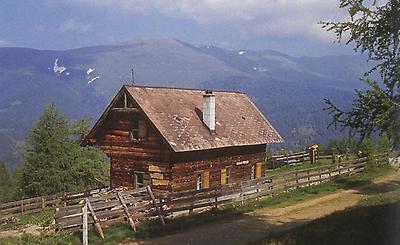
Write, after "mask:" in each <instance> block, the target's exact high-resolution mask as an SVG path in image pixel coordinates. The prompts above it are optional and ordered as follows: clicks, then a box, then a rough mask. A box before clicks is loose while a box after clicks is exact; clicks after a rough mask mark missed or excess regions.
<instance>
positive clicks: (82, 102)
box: [0, 38, 369, 165]
mask: <svg viewBox="0 0 400 245" xmlns="http://www.w3.org/2000/svg"><path fill="white" fill-rule="evenodd" d="M364 60H365V59H364V58H363V57H361V56H324V57H291V56H288V55H285V54H282V53H279V52H276V51H271V50H266V51H252V50H236V51H233V50H226V49H222V48H218V47H213V46H202V47H196V46H193V45H190V44H187V43H183V42H181V41H179V40H175V39H167V38H148V39H138V40H135V41H130V42H124V43H120V44H116V45H103V46H94V47H85V48H79V49H72V50H65V51H51V50H35V49H28V48H0V146H3V147H1V148H0V162H1V161H5V162H7V163H8V164H10V165H15V164H17V163H18V162H19V161H20V154H19V153H18V150H17V149H19V148H20V145H21V144H22V143H23V140H24V139H25V137H26V135H27V133H28V132H29V130H30V129H31V127H32V125H33V124H34V123H35V121H36V120H37V119H38V117H39V115H40V113H41V112H42V111H43V108H44V106H45V105H46V104H48V103H51V102H54V103H56V104H57V105H58V106H59V108H60V109H61V111H62V112H63V113H64V114H65V115H66V116H67V117H68V118H70V119H78V118H81V117H92V118H94V119H95V120H96V119H97V118H98V117H99V115H100V114H101V112H102V111H103V110H104V108H105V107H106V106H107V104H108V102H109V101H110V99H111V98H112V96H114V95H115V93H116V92H117V91H118V90H119V89H120V87H121V86H122V85H123V84H127V83H130V82H131V80H132V78H131V69H134V72H135V81H136V82H137V83H139V84H142V85H152V86H174V87H188V88H202V89H223V90H241V91H244V92H246V93H247V94H248V95H249V96H250V97H251V98H252V99H253V101H254V102H255V103H256V104H257V106H258V107H259V108H260V109H261V110H262V111H263V113H264V114H265V115H266V116H267V118H268V119H269V120H270V121H271V123H272V124H273V125H274V126H275V128H277V130H278V131H279V132H280V133H281V135H282V136H283V137H284V138H285V140H286V142H287V145H288V146H290V147H297V146H302V145H307V144H310V143H314V142H326V141H328V140H329V139H330V138H332V137H336V136H338V132H337V131H334V130H332V129H329V130H327V129H326V126H327V124H328V123H329V121H330V118H329V116H328V115H327V112H326V111H323V107H324V103H323V98H327V97H329V98H332V99H333V100H334V101H336V102H337V103H338V104H339V105H342V106H345V107H346V106H349V105H350V102H351V100H352V97H353V90H354V88H362V86H363V84H362V83H361V82H360V81H359V79H358V78H359V77H361V75H362V74H363V72H364V71H366V70H367V68H368V67H369V64H367V63H366V62H365V61H364Z"/></svg>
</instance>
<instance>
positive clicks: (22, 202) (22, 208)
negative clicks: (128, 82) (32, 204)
mask: <svg viewBox="0 0 400 245" xmlns="http://www.w3.org/2000/svg"><path fill="white" fill-rule="evenodd" d="M23 214H24V200H21V215H23Z"/></svg>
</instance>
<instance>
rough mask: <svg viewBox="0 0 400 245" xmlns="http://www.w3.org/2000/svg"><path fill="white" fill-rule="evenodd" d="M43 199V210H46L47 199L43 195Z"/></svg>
mask: <svg viewBox="0 0 400 245" xmlns="http://www.w3.org/2000/svg"><path fill="white" fill-rule="evenodd" d="M41 200H42V210H44V209H45V208H46V200H45V199H44V197H42V198H41Z"/></svg>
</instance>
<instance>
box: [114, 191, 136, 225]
mask: <svg viewBox="0 0 400 245" xmlns="http://www.w3.org/2000/svg"><path fill="white" fill-rule="evenodd" d="M117 196H118V199H119V201H120V202H121V204H122V207H123V208H124V211H125V214H126V217H127V218H128V222H129V224H130V226H131V227H132V229H133V230H134V231H135V232H136V225H135V222H133V219H132V216H131V214H130V213H129V210H128V207H127V206H126V204H125V201H124V199H123V197H122V196H121V193H119V192H117Z"/></svg>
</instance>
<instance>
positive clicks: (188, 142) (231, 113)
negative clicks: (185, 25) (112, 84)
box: [124, 85, 283, 152]
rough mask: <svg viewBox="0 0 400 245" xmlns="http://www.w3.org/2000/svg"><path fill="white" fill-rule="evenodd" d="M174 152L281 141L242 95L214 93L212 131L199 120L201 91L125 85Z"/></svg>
mask: <svg viewBox="0 0 400 245" xmlns="http://www.w3.org/2000/svg"><path fill="white" fill-rule="evenodd" d="M124 89H126V91H128V94H129V95H130V96H131V97H132V99H133V100H134V101H135V102H136V103H137V104H138V106H139V107H140V109H141V110H142V111H143V112H144V113H145V115H146V116H147V117H148V119H149V120H150V121H151V123H153V125H154V126H155V127H156V128H157V130H158V131H159V132H160V134H161V135H162V136H163V137H164V139H165V140H166V141H167V142H168V144H169V145H170V146H171V148H172V149H173V150H174V151H175V152H186V151H196V150H207V149H215V148H222V147H231V146H247V145H259V144H271V143H282V142H283V140H282V138H281V136H280V135H279V134H278V132H277V131H276V130H275V129H274V128H273V127H272V125H271V124H270V123H269V122H268V120H267V119H266V118H265V117H264V116H263V115H262V113H261V112H260V111H259V110H258V108H257V107H256V106H255V105H254V104H253V102H252V101H251V100H250V99H249V98H248V97H247V95H246V94H244V93H241V92H224V91H215V92H213V93H214V94H215V103H216V106H215V111H216V127H215V133H211V132H210V130H209V129H208V127H207V126H206V125H205V124H204V123H203V121H202V119H201V109H202V104H203V94H204V90H199V89H183V88H165V87H144V86H133V85H125V86H124Z"/></svg>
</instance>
